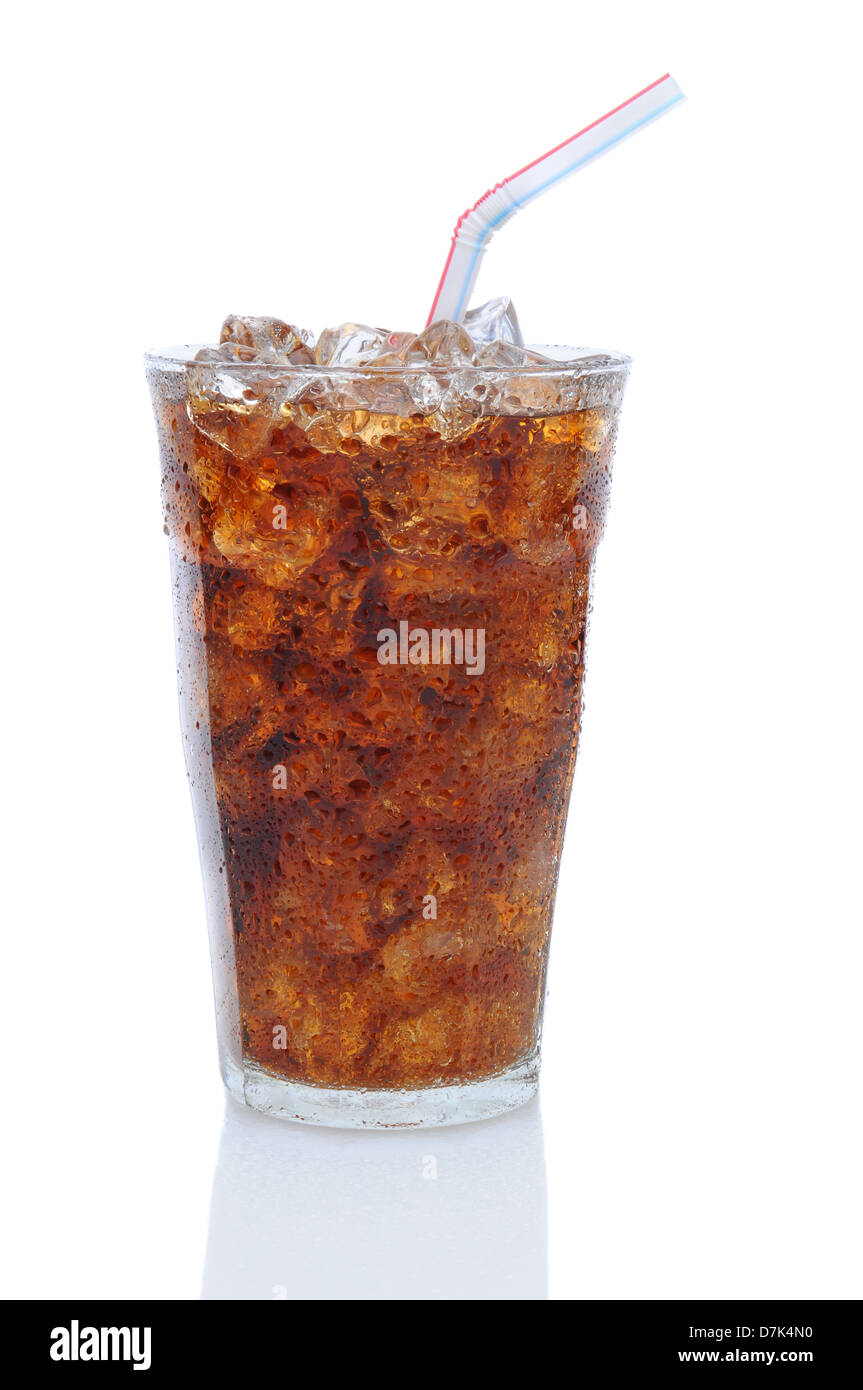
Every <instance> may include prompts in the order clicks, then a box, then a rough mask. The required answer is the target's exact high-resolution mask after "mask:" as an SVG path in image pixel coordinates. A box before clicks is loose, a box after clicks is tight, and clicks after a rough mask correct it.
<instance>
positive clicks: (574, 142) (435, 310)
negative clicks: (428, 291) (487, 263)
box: [427, 73, 684, 323]
mask: <svg viewBox="0 0 863 1390" xmlns="http://www.w3.org/2000/svg"><path fill="white" fill-rule="evenodd" d="M683 100H684V95H683V92H682V91H681V90H680V88H679V87H678V85H677V83H676V82H675V80H674V78H673V77H671V76H670V75H669V74H668V73H666V74H665V76H664V77H660V78H658V79H657V81H656V82H651V84H650V86H649V87H645V88H644V89H643V90H642V91H640V92H636V94H635V96H632V97H630V98H629V100H628V101H624V102H622V103H621V105H620V106H615V108H614V110H613V111H609V112H608V113H607V114H606V115H605V116H601V117H600V118H599V120H597V121H593V122H592V123H591V124H590V125H588V126H585V127H584V129H583V130H580V131H578V133H577V134H575V135H572V136H570V138H569V139H568V140H564V141H563V143H562V144H560V145H555V147H554V149H552V150H549V151H548V153H547V154H544V155H540V157H539V158H538V159H534V160H533V161H532V162H531V163H530V164H526V165H525V167H524V168H523V169H519V170H518V171H517V173H515V174H510V176H509V178H507V179H504V180H503V182H502V183H496V184H495V186H494V188H490V189H489V190H488V192H487V193H483V195H482V197H481V198H480V199H479V200H478V201H477V202H476V203H474V205H473V207H472V208H468V210H467V212H464V213H462V215H461V217H460V218H459V220H458V222H457V223H456V226H455V231H454V232H453V238H452V245H451V247H450V253H449V256H448V257H447V261H446V265H445V266H444V269H443V275H442V276H441V279H440V284H439V285H438V288H437V294H436V295H435V298H434V303H433V304H432V307H431V312H430V314H429V316H428V320H427V323H434V321H435V320H436V319H452V320H454V321H455V322H456V323H458V322H459V320H460V319H462V318H463V317H464V315H465V313H466V311H467V308H468V305H469V304H470V298H471V295H472V293H473V287H474V284H475V282H476V277H477V275H478V273H479V268H480V264H481V262H482V258H483V255H484V254H485V251H486V248H487V246H488V244H489V242H490V241H491V238H492V236H493V235H494V233H495V232H496V231H497V229H498V228H499V227H502V226H503V225H504V223H505V222H508V221H509V219H510V218H511V217H512V216H513V215H514V214H515V213H516V212H518V209H519V208H522V207H524V206H525V204H526V203H529V202H531V201H532V199H534V198H537V197H539V195H540V193H544V192H545V191H546V189H547V188H551V187H552V185H553V184H556V183H560V182H561V180H562V179H565V178H567V177H568V176H569V175H570V174H574V173H576V171H577V170H579V169H582V168H584V166H585V164H589V163H590V162H591V160H594V159H598V158H599V156H600V155H602V154H605V153H606V151H607V150H610V149H613V147H614V146H615V145H619V144H620V142H621V140H625V139H627V137H628V136H630V135H634V134H635V132H636V131H637V130H641V129H642V128H643V127H644V126H646V125H648V124H649V123H650V122H651V121H655V120H656V119H657V117H658V116H663V115H664V114H665V112H666V111H670V110H671V109H672V107H674V106H677V105H678V103H679V102H681V101H683Z"/></svg>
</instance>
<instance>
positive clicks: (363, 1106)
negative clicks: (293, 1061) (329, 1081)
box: [225, 1049, 539, 1129]
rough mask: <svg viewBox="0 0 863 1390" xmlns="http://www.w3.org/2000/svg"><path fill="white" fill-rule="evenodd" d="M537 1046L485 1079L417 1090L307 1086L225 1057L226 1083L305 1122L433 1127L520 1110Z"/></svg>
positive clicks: (257, 1103)
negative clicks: (227, 1059) (367, 1089)
mask: <svg viewBox="0 0 863 1390" xmlns="http://www.w3.org/2000/svg"><path fill="white" fill-rule="evenodd" d="M538 1083H539V1051H538V1049H537V1050H536V1051H534V1052H533V1053H532V1054H531V1056H530V1057H526V1058H523V1059H522V1060H521V1061H520V1062H515V1063H514V1064H513V1065H512V1066H511V1067H508V1068H507V1070H506V1071H502V1072H498V1073H497V1075H495V1076H487V1077H484V1078H483V1079H482V1080H481V1081H465V1082H462V1083H460V1084H459V1085H454V1086H427V1087H425V1088H423V1089H420V1090H415V1091H366V1090H349V1089H344V1090H343V1089H341V1088H338V1089H337V1088H335V1087H329V1086H308V1085H306V1084H305V1083H304V1082H301V1081H289V1080H287V1079H286V1078H282V1077H278V1076H273V1075H272V1073H271V1072H267V1071H264V1069H263V1067H259V1066H257V1065H256V1063H254V1062H247V1063H246V1064H245V1066H244V1067H243V1068H242V1069H241V1068H240V1067H238V1066H237V1065H236V1063H234V1062H230V1061H229V1062H227V1064H226V1070H225V1085H226V1086H227V1088H228V1091H229V1093H230V1094H231V1095H232V1096H233V1098H234V1100H237V1101H239V1102H240V1104H241V1105H248V1106H250V1107H251V1108H252V1109H253V1110H260V1111H261V1113H262V1114H264V1115H273V1116H275V1117H276V1118H277V1119H280V1120H295V1121H297V1122H298V1123H300V1124H304V1125H328V1126H330V1127H331V1128H335V1129H422V1128H428V1129H431V1128H433V1127H435V1126H438V1125H464V1124H469V1123H470V1122H471V1121H473V1120H489V1119H491V1118H492V1117H493V1116H494V1115H503V1114H504V1113H505V1111H507V1110H516V1109H517V1108H518V1106H520V1105H524V1103H525V1101H528V1100H530V1098H531V1096H533V1095H535V1094H536V1089H537V1085H538Z"/></svg>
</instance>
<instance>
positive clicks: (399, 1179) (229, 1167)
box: [202, 1100, 548, 1300]
mask: <svg viewBox="0 0 863 1390" xmlns="http://www.w3.org/2000/svg"><path fill="white" fill-rule="evenodd" d="M202 1297H203V1298H205V1299H350V1300H359V1299H383V1300H398V1299H455V1300H466V1299H519V1300H521V1299H528V1300H530V1299H545V1298H547V1297H548V1280H547V1217H546V1192H545V1155H544V1152H543V1139H542V1121H541V1117H540V1111H539V1102H538V1101H537V1100H533V1101H530V1102H529V1103H528V1104H527V1105H526V1106H524V1107H523V1108H522V1109H521V1110H517V1111H514V1112H513V1113H511V1114H509V1115H506V1116H502V1117H501V1118H500V1119H496V1120H486V1121H484V1122H482V1123H479V1124H472V1125H465V1126H462V1127H460V1128H459V1129H436V1130H423V1131H419V1130H417V1131H410V1130H407V1131H406V1130H400V1131H399V1132H398V1133H388V1132H386V1131H377V1132H366V1133H364V1132H362V1131H354V1130H331V1129H312V1128H309V1127H306V1126H303V1127H301V1126H299V1125H293V1124H289V1123H282V1124H273V1122H272V1121H271V1120H268V1119H266V1118H264V1117H262V1116H260V1115H257V1114H255V1113H254V1112H253V1111H249V1110H244V1109H242V1108H241V1107H240V1106H238V1105H236V1104H234V1102H233V1101H230V1100H229V1101H227V1103H226V1110H225V1123H224V1128H223V1130H222V1138H221V1143H220V1146H219V1158H218V1163H217V1165H216V1172H215V1177H214V1180H213V1199H212V1206H211V1210H210V1231H209V1238H208V1241H207V1257H206V1264H205V1268H204V1280H203V1290H202Z"/></svg>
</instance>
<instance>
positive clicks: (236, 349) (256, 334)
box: [219, 314, 315, 365]
mask: <svg viewBox="0 0 863 1390" xmlns="http://www.w3.org/2000/svg"><path fill="white" fill-rule="evenodd" d="M219 341H220V343H221V344H222V345H223V347H224V346H225V345H227V349H228V351H229V352H232V353H233V355H234V356H236V357H237V358H238V359H239V360H240V361H246V362H293V363H296V364H297V365H301V364H303V363H305V364H309V363H311V362H314V360H315V359H314V353H313V352H312V347H311V343H312V339H311V337H310V335H309V334H308V333H307V332H306V331H305V329H303V328H295V327H294V326H293V324H291V323H283V322H282V320H281V319H270V318H245V317H243V316H242V315H240V314H229V315H228V317H227V318H226V319H225V322H224V323H223V324H222V331H221V334H220V335H219Z"/></svg>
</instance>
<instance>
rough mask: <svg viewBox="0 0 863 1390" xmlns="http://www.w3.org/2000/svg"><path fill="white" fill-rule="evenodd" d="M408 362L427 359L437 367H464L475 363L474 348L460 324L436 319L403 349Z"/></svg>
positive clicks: (468, 335)
mask: <svg viewBox="0 0 863 1390" xmlns="http://www.w3.org/2000/svg"><path fill="white" fill-rule="evenodd" d="M403 352H404V353H405V355H406V360H407V361H408V362H411V361H416V360H420V359H421V358H425V359H427V361H429V362H434V363H436V364H437V365H439V366H442V367H445V366H450V365H452V366H454V367H455V366H464V365H466V364H467V363H473V362H475V361H476V348H475V346H474V343H473V340H472V338H471V336H470V334H469V333H467V332H466V331H465V329H464V328H463V327H462V325H461V324H460V323H451V322H450V321H449V319H438V321H437V322H436V323H431V324H429V326H428V328H424V329H423V331H422V333H420V334H419V336H418V337H417V338H415V339H414V341H413V343H410V344H408V345H407V346H406V348H405V349H403Z"/></svg>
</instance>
